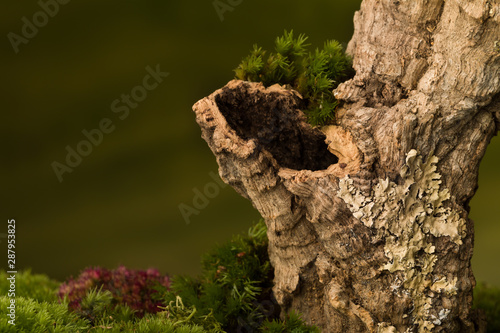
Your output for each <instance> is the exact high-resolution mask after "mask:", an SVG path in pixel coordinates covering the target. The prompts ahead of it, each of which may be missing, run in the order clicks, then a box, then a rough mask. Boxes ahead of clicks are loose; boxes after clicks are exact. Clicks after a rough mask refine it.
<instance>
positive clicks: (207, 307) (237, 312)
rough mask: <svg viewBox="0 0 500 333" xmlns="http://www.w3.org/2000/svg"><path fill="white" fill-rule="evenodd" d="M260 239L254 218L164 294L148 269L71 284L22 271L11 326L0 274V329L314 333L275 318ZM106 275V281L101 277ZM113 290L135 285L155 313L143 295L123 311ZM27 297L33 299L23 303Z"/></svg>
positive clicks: (100, 272)
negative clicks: (242, 233) (151, 303)
mask: <svg viewBox="0 0 500 333" xmlns="http://www.w3.org/2000/svg"><path fill="white" fill-rule="evenodd" d="M266 234H267V230H266V226H265V223H264V222H263V221H260V222H259V223H257V224H256V225H255V226H253V227H252V228H250V230H249V232H248V234H247V235H246V236H236V237H234V238H233V239H232V240H231V241H230V242H227V243H225V244H222V245H220V246H217V247H216V248H215V249H213V250H212V251H210V252H209V253H207V254H206V255H205V256H203V260H202V266H203V274H202V275H201V276H200V277H198V278H192V277H174V278H173V282H172V285H171V289H170V290H169V289H168V284H165V283H164V284H161V283H153V284H150V283H149V282H155V281H156V282H158V281H157V280H158V278H159V273H157V272H156V271H153V270H149V271H133V270H129V269H126V268H125V267H121V268H120V269H119V270H117V271H108V270H105V269H97V268H89V269H86V270H84V272H85V274H84V279H82V278H81V277H80V278H79V279H76V280H73V279H71V280H70V281H69V282H66V283H64V284H59V283H58V282H56V281H53V280H50V279H49V278H48V277H46V276H44V275H33V274H31V272H30V271H25V272H20V273H18V274H17V287H18V289H17V290H18V294H17V298H16V326H13V325H11V324H9V323H8V322H7V319H8V317H7V316H6V314H7V313H6V311H7V305H8V304H9V302H10V298H8V297H7V296H5V295H6V293H7V290H8V289H9V281H8V280H7V279H6V277H7V276H6V273H5V272H0V277H2V280H0V290H3V291H4V295H2V296H1V297H0V316H1V319H0V332H19V331H21V332H23V331H24V332H61V333H65V332H68V333H69V332H71V333H73V332H106V333H110V332H111V333H113V332H140V333H141V332H144V333H146V332H148V333H149V332H166V333H174V332H175V333H224V332H228V333H230V332H283V333H285V332H296V333H308V332H311V333H316V332H318V330H317V329H316V328H314V327H311V326H308V325H306V324H305V323H304V322H303V321H302V320H301V319H300V317H299V316H298V315H297V314H290V315H289V316H288V317H286V318H285V319H284V320H280V319H279V313H280V309H279V306H278V305H277V304H276V302H275V301H274V299H273V298H272V293H271V287H272V281H273V271H272V268H271V266H270V263H269V258H268V256H267V236H266ZM112 272H115V273H120V274H114V275H113V274H111V273H112ZM148 272H149V273H148ZM110 274H111V275H110ZM108 275H109V277H110V278H109V279H107V278H106V279H104V278H103V276H105V277H107V276H108ZM111 276H113V277H111ZM138 276H140V277H141V278H140V279H139V280H138ZM91 277H93V278H92V279H91ZM167 278H168V277H162V279H166V280H168V279H167ZM145 280H147V281H145ZM138 281H139V282H141V283H138ZM142 282H144V283H142ZM146 282H148V283H146ZM69 285H71V286H73V287H72V288H70V289H71V290H73V291H78V293H77V294H78V295H77V296H78V297H77V298H76V300H77V302H76V303H72V304H71V303H70V299H69V298H68V296H67V293H62V294H61V295H62V296H65V300H62V299H61V300H58V299H57V296H56V290H57V289H58V288H60V289H62V290H66V291H67V290H68V286H69ZM118 285H119V286H120V288H122V289H123V288H124V289H123V290H128V287H127V286H130V287H134V286H135V287H134V288H135V289H137V290H142V291H143V292H144V291H145V292H146V294H147V295H154V296H155V297H154V300H155V301H156V300H159V301H160V303H161V305H160V307H159V308H158V309H154V310H153V309H152V308H151V307H149V306H145V305H144V304H148V300H149V299H150V298H151V297H149V296H147V297H142V298H140V300H139V301H138V302H137V303H132V304H130V305H131V306H127V304H128V303H126V302H124V298H123V292H117V291H118V289H116V288H115V287H117V286H118ZM85 286H90V287H89V288H86V287H85ZM110 286H114V287H113V288H111V287H110ZM140 286H143V287H144V286H147V288H146V289H144V288H143V289H141V288H138V287H140ZM77 287H78V288H77ZM106 288H107V289H106ZM134 288H133V289H134ZM153 289H154V290H153ZM119 290H121V289H119ZM80 291H83V295H81V297H80V296H79V295H80V293H79V292H80ZM135 293H136V292H135ZM133 294H134V293H133ZM30 295H33V296H34V297H36V298H37V299H33V298H29V296H30ZM23 296H24V297H23ZM143 296H144V295H143ZM134 304H135V305H137V306H135V309H134V308H132V306H133V305H134ZM139 305H140V306H139ZM139 311H141V313H140V316H139V315H138V314H139Z"/></svg>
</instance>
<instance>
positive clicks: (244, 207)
mask: <svg viewBox="0 0 500 333" xmlns="http://www.w3.org/2000/svg"><path fill="white" fill-rule="evenodd" d="M44 1H45V2H47V1H48V0H43V1H42V2H44ZM51 1H52V2H53V0H51ZM61 1H62V0H61ZM65 1H67V3H66V4H60V5H59V11H58V13H57V14H55V15H54V17H50V18H49V19H48V21H47V22H46V24H44V25H43V26H41V27H40V28H38V32H37V33H36V35H35V36H34V37H32V38H29V39H28V40H27V43H26V44H20V45H19V46H18V47H19V52H18V53H16V52H14V48H13V47H12V45H11V43H10V41H9V38H8V34H9V33H11V32H13V33H15V34H17V35H22V28H23V25H24V24H25V23H24V22H23V17H25V18H26V19H27V20H28V21H30V22H33V16H34V15H35V16H36V18H37V19H39V20H40V19H43V17H41V16H39V14H37V13H38V12H40V10H41V7H40V3H39V2H37V1H34V0H29V1H17V2H15V1H8V2H4V3H3V4H2V7H3V9H2V10H1V11H0V17H1V20H0V27H1V34H2V35H3V36H4V37H2V42H1V43H0V54H1V57H2V61H1V62H0V68H1V77H2V80H1V82H2V83H1V89H0V96H1V100H2V102H3V107H2V109H3V110H2V121H1V122H0V142H1V147H2V154H1V156H2V157H1V161H2V163H1V166H0V168H1V175H0V177H1V183H0V184H1V193H0V207H1V218H2V220H3V222H2V223H1V224H0V236H1V237H0V241H2V244H1V245H2V252H3V253H5V252H4V250H3V249H4V246H5V244H6V241H5V233H6V232H7V223H6V221H7V219H8V218H15V219H16V221H17V264H18V268H27V267H31V268H32V269H33V271H34V272H36V273H46V274H48V275H49V276H51V277H53V278H56V279H59V280H64V279H66V278H68V277H69V276H70V275H76V274H78V273H79V271H80V270H82V269H83V268H85V267H86V266H91V265H101V266H105V267H108V268H114V267H117V266H118V265H120V264H123V265H126V266H129V267H132V268H141V269H144V268H148V267H157V268H159V269H160V270H161V271H162V272H163V273H170V274H197V273H198V272H199V271H200V268H199V260H200V255H201V254H202V253H203V252H205V251H207V250H208V249H210V248H211V247H212V246H213V245H214V244H215V243H220V242H224V241H225V240H227V239H229V238H230V237H231V235H233V234H236V233H239V232H244V231H245V230H247V228H248V227H249V226H250V225H251V223H252V222H253V221H256V220H258V219H259V215H258V213H257V212H256V210H255V209H254V208H253V207H252V206H251V204H250V203H249V202H248V201H247V200H245V199H243V198H241V197H240V196H239V195H238V194H236V192H235V191H234V190H232V189H231V188H230V187H229V186H227V187H224V188H221V187H218V189H219V194H218V195H216V196H214V197H213V198H209V201H208V203H206V207H205V208H203V209H200V210H199V212H198V214H197V215H191V216H190V218H189V221H187V220H186V219H184V218H183V216H182V214H181V212H180V210H179V205H181V204H185V205H186V206H191V207H192V206H193V199H195V197H196V194H195V193H196V190H197V189H198V190H200V191H203V190H204V187H205V186H207V184H210V183H214V184H215V182H214V180H213V179H212V177H211V173H217V164H216V162H215V158H214V157H213V155H212V153H211V152H210V150H209V149H208V147H207V145H206V143H205V142H204V141H203V140H202V139H201V138H200V130H199V128H198V126H197V124H196V123H195V120H194V114H193V112H192V111H191V107H192V105H193V104H194V103H195V102H196V101H197V100H199V99H201V98H203V97H204V96H207V95H209V94H210V93H211V92H213V91H214V90H216V89H218V88H220V87H222V86H223V85H224V84H226V83H227V81H229V80H230V79H231V78H232V77H233V72H232V70H233V69H234V68H235V67H236V66H237V65H238V63H239V62H240V60H241V58H242V57H243V56H245V55H246V54H247V53H248V51H249V50H250V49H251V47H252V45H253V44H254V43H258V44H259V45H261V46H263V47H264V48H267V49H270V48H272V46H273V42H274V38H275V37H276V36H278V35H281V34H282V33H283V30H284V29H287V30H289V29H293V30H294V31H295V32H296V33H305V34H307V35H308V36H309V37H310V39H309V42H310V44H311V45H312V46H313V47H319V46H321V45H322V44H323V42H324V41H325V40H327V39H337V40H339V41H340V42H342V43H347V42H348V41H349V39H350V37H351V35H352V31H353V24H352V17H353V14H354V12H355V11H356V10H357V9H358V8H359V4H360V1H359V0H349V1H332V0H329V1H328V0H313V1H308V2H307V3H306V2H305V1H299V0H286V1H284V0H275V1H264V0H254V1H240V2H239V4H237V5H229V7H230V10H229V9H228V10H227V11H225V12H224V13H223V14H222V17H221V16H219V14H218V13H217V11H216V9H215V7H214V2H215V3H217V4H222V5H223V4H226V5H228V4H229V2H228V1H226V0H221V1H213V0H204V1H195V0H192V1H180V0H177V1H165V0H164V1H160V0H142V1H132V0H121V1H118V0H109V1H97V0H87V1H77V0H73V1H68V0H65ZM48 2H50V1H48ZM231 3H233V4H235V3H238V1H232V2H231ZM222 5H221V6H222ZM37 15H38V16H37ZM41 22H42V23H43V20H42V21H41ZM157 65H159V66H160V69H161V70H162V71H164V72H169V73H170V75H169V76H168V77H167V78H165V79H164V81H163V82H162V83H161V84H160V85H159V86H158V87H157V88H156V89H154V90H153V91H150V92H149V93H148V96H147V98H145V100H144V101H142V102H141V103H139V105H138V106H137V107H136V108H135V109H132V110H131V112H130V115H129V116H128V117H127V118H126V119H123V120H120V118H119V117H118V116H119V114H116V113H113V112H112V109H111V103H112V102H113V101H114V100H115V99H120V98H121V95H122V94H130V92H131V90H132V89H133V88H134V87H136V86H137V85H140V84H142V80H143V78H144V76H145V75H146V74H147V71H146V69H145V68H146V67H147V66H150V67H152V68H155V67H156V66H157ZM104 118H109V119H110V120H111V121H112V122H113V125H114V126H115V130H114V131H113V132H112V133H110V134H106V135H105V136H104V138H103V140H102V143H101V144H99V145H98V146H95V147H93V151H92V153H91V154H89V155H88V156H87V157H84V158H83V160H82V162H81V164H80V165H78V166H77V167H75V168H74V170H73V172H72V173H65V174H64V175H63V181H62V182H60V181H59V180H58V178H57V176H56V174H55V173H54V170H53V167H52V163H53V162H54V161H58V162H60V163H65V158H66V154H67V151H66V146H68V145H69V146H70V147H72V148H73V149H75V148H76V145H77V144H78V143H79V142H80V141H81V140H84V139H85V137H84V136H83V134H82V131H83V130H88V131H90V130H92V129H95V128H98V127H99V122H100V121H101V120H102V119H104ZM499 157H500V142H499V139H494V140H493V142H492V145H491V146H490V147H489V150H488V152H487V155H486V157H485V159H484V162H483V165H482V168H481V172H480V186H479V190H478V192H477V195H476V197H475V198H474V199H473V201H472V203H471V206H472V213H471V216H472V218H473V219H474V220H475V222H476V247H475V254H474V260H473V265H474V269H475V274H476V277H477V279H478V280H482V281H486V282H489V283H491V284H495V285H497V286H500V262H499V258H500V242H499V241H498V238H499V236H500V224H499V223H498V216H499V213H500V205H499V204H498V197H499V196H498V189H499V188H500V177H499V173H498V171H497V168H498V167H497V166H498V163H499V162H500V161H499ZM209 186H211V185H209ZM2 237H3V238H2ZM4 258H6V256H5V257H4ZM0 262H1V265H0V268H5V266H6V259H5V260H4V259H1V260H0Z"/></svg>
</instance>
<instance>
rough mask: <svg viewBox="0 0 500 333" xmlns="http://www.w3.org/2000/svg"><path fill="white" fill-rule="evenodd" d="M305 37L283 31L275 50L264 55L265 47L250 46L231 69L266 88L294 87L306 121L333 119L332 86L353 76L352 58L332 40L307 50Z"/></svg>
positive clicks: (326, 121)
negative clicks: (246, 54) (247, 52)
mask: <svg viewBox="0 0 500 333" xmlns="http://www.w3.org/2000/svg"><path fill="white" fill-rule="evenodd" d="M307 39H308V37H306V36H305V35H303V34H301V35H299V36H298V37H297V38H294V35H293V31H290V32H287V31H285V33H284V35H283V36H281V37H278V38H276V41H275V53H269V54H268V56H267V57H266V54H267V52H266V51H265V50H263V49H262V48H261V47H259V46H257V45H254V46H253V50H252V51H251V52H250V55H249V56H247V57H246V58H244V59H243V60H242V62H241V63H240V65H239V66H238V67H237V68H236V69H235V70H234V72H235V74H236V78H237V79H240V80H244V81H252V82H262V83H263V84H264V85H265V86H266V87H267V86H271V85H273V84H276V83H277V84H281V85H285V86H288V87H290V88H292V89H295V90H297V91H298V92H299V93H300V94H301V95H302V97H303V98H304V101H305V102H306V110H305V113H306V115H307V119H308V122H309V123H310V124H311V125H313V126H316V125H318V126H319V125H325V124H327V123H329V122H332V121H333V119H334V117H335V109H336V108H337V106H338V101H337V100H336V99H335V97H334V96H333V93H332V89H335V88H336V87H337V86H338V85H339V83H341V82H343V81H345V80H347V79H349V78H350V77H352V76H353V73H354V72H353V69H352V61H351V59H350V57H349V56H348V55H346V54H345V53H344V50H343V48H342V45H340V43H339V42H337V41H335V40H330V41H327V42H326V43H325V45H324V46H323V49H316V50H315V51H314V52H308V51H307V50H306V47H307V46H309V44H306V41H307Z"/></svg>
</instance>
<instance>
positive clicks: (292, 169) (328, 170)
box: [194, 0, 500, 332]
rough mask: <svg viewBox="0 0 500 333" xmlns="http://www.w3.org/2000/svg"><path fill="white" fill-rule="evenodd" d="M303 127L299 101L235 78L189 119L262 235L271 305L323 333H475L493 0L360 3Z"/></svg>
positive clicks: (499, 87)
mask: <svg viewBox="0 0 500 333" xmlns="http://www.w3.org/2000/svg"><path fill="white" fill-rule="evenodd" d="M354 23H355V33H354V36H353V38H352V40H351V42H350V43H349V46H348V53H350V54H351V55H352V56H353V61H354V69H355V70H356V76H355V77H354V78H353V79H351V80H349V81H347V82H345V83H343V84H341V85H340V86H339V87H338V88H337V89H336V90H335V91H334V94H335V96H336V98H337V99H339V100H341V101H343V105H342V107H341V108H340V109H338V110H337V113H336V120H335V122H336V124H335V126H327V127H325V128H322V129H321V130H320V129H317V128H312V127H311V126H310V125H308V124H307V123H306V122H305V117H304V114H303V113H302V112H301V111H300V109H301V108H302V107H303V102H302V100H301V97H300V95H299V94H298V93H296V92H294V91H291V90H286V89H285V88H282V87H280V86H277V85H276V86H272V87H269V88H267V89H266V88H264V87H263V86H262V85H261V84H260V83H249V82H243V81H231V82H229V83H228V84H227V85H226V86H225V87H224V88H222V89H220V90H217V91H216V92H214V93H213V94H212V95H210V96H209V97H207V98H205V99H203V100H201V101H199V102H198V103H196V104H195V106H194V111H195V112H196V120H197V122H198V123H199V125H200V127H201V129H202V137H203V138H204V139H205V140H206V141H207V143H208V145H209V146H210V149H211V150H212V151H213V153H214V154H215V156H216V158H217V162H218V164H219V166H220V169H219V173H220V175H221V177H222V179H223V180H224V181H225V182H227V183H228V184H230V185H231V186H233V187H234V188H235V190H236V191H237V192H238V193H240V194H241V195H243V196H244V197H246V198H248V199H249V200H251V201H252V203H253V205H254V206H255V207H256V208H257V209H258V210H259V212H260V213H261V214H262V216H263V218H264V219H265V220H266V223H267V226H268V236H269V255H270V259H271V263H272V265H273V267H274V270H275V285H274V289H273V291H274V295H275V297H276V299H277V301H278V303H279V304H280V305H281V307H282V310H283V311H285V312H286V311H289V310H291V309H295V310H297V311H298V312H300V313H302V314H303V318H305V319H306V321H307V322H309V323H311V324H315V325H317V326H319V327H320V328H321V330H322V332H475V331H477V330H479V328H478V327H477V325H476V327H475V325H474V322H473V320H472V312H471V304H472V289H473V287H474V284H475V282H474V277H473V274H472V271H471V264H470V261H471V256H472V250H473V237H474V229H473V221H472V220H470V219H469V218H468V212H469V206H468V203H469V201H470V200H471V198H472V196H473V195H474V192H475V190H476V188H477V178H478V170H479V163H480V161H481V159H482V157H483V155H484V153H485V150H486V147H487V145H488V143H489V141H490V139H491V138H492V137H493V136H494V135H495V134H496V132H497V131H498V129H499V127H500V94H499V91H500V41H499V40H500V4H499V2H498V0H476V1H469V0H447V1H444V0H425V1H424V0H415V1H403V0H399V1H398V0H364V1H363V3H362V5H361V9H360V11H358V12H357V13H356V14H355V17H354Z"/></svg>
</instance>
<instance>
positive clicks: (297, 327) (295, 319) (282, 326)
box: [261, 312, 320, 333]
mask: <svg viewBox="0 0 500 333" xmlns="http://www.w3.org/2000/svg"><path fill="white" fill-rule="evenodd" d="M261 331H262V332H268V333H288V332H291V333H319V332H320V331H319V329H318V328H317V327H314V326H309V325H306V324H305V323H304V322H303V321H302V319H300V316H299V315H298V314H297V313H295V312H291V313H290V314H289V315H288V316H287V317H286V318H285V320H283V321H281V320H273V321H269V320H266V321H265V322H264V323H263V324H262V327H261Z"/></svg>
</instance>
